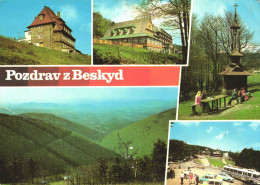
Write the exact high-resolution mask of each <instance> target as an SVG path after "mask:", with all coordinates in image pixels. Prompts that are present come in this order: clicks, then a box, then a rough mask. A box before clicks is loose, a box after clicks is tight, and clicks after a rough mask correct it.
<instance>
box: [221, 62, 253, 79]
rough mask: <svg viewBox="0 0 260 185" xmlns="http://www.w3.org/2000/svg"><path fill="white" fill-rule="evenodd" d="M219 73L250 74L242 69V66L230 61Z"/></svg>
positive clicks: (232, 74)
mask: <svg viewBox="0 0 260 185" xmlns="http://www.w3.org/2000/svg"><path fill="white" fill-rule="evenodd" d="M219 75H223V76H234V75H237V76H250V75H251V74H250V73H249V72H247V71H244V70H243V68H242V66H240V65H237V64H235V63H232V64H230V65H228V66H227V68H226V70H225V71H223V72H221V73H219Z"/></svg>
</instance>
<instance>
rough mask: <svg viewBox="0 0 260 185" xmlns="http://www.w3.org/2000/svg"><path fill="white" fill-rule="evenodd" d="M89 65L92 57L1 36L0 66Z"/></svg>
mask: <svg viewBox="0 0 260 185" xmlns="http://www.w3.org/2000/svg"><path fill="white" fill-rule="evenodd" d="M87 64H88V65H89V64H91V57H90V56H89V55H84V54H78V53H75V54H70V53H64V52H61V51H56V50H52V49H47V48H42V47H37V46H33V45H30V44H26V43H18V42H15V41H13V40H10V39H8V38H4V37H2V36H0V65H87Z"/></svg>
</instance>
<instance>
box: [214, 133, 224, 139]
mask: <svg viewBox="0 0 260 185" xmlns="http://www.w3.org/2000/svg"><path fill="white" fill-rule="evenodd" d="M223 137H224V134H219V135H217V136H215V138H216V139H218V140H221V139H223Z"/></svg>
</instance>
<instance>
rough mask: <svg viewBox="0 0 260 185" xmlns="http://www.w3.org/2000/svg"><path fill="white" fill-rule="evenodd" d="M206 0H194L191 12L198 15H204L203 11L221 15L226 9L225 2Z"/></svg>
mask: <svg viewBox="0 0 260 185" xmlns="http://www.w3.org/2000/svg"><path fill="white" fill-rule="evenodd" d="M206 1H207V2H205V0H194V2H193V10H192V11H193V12H192V13H195V14H197V15H198V16H199V17H202V16H204V14H205V13H210V14H212V15H214V16H217V15H221V16H222V15H224V13H225V11H226V10H227V6H226V4H227V3H226V2H223V1H222V2H221V1H212V0H210V3H208V0H206Z"/></svg>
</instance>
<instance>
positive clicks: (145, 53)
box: [93, 44, 182, 65]
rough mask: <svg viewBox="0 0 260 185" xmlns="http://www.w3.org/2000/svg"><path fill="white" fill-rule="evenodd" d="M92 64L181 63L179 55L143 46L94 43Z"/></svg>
mask: <svg viewBox="0 0 260 185" xmlns="http://www.w3.org/2000/svg"><path fill="white" fill-rule="evenodd" d="M93 53H94V54H93V57H94V58H93V61H94V64H110V65H111V64H114V65H116V64H181V63H182V61H181V56H178V55H167V54H164V53H158V52H152V51H150V50H147V49H144V48H136V47H131V46H119V45H118V46H116V45H104V44H95V45H94V46H93Z"/></svg>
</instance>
